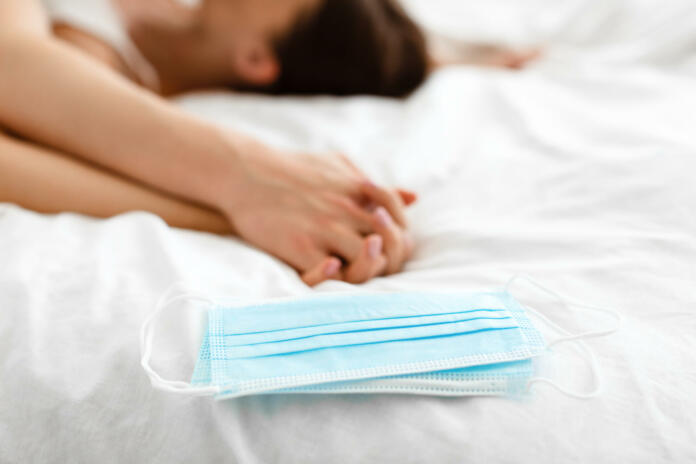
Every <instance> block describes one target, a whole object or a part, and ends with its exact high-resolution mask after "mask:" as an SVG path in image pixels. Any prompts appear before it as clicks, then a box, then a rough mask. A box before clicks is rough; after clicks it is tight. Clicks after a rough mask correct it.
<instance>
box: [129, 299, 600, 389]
mask: <svg viewBox="0 0 696 464" xmlns="http://www.w3.org/2000/svg"><path fill="white" fill-rule="evenodd" d="M187 298H189V296H188V295H181V296H179V297H176V298H174V299H172V300H170V301H169V302H166V301H165V302H162V303H161V305H160V306H159V308H158V310H157V311H156V312H155V314H153V316H152V317H151V318H150V319H148V321H146V323H145V324H144V326H143V332H142V340H141V342H142V347H143V360H142V361H143V362H142V364H143V367H144V368H145V370H146V371H147V372H148V374H149V375H150V377H151V380H152V382H153V385H154V386H155V387H158V388H161V389H164V390H168V391H175V392H182V393H188V394H196V395H206V394H207V395H215V396H216V398H218V399H224V398H233V397H239V396H245V395H252V394H267V393H416V394H433V395H505V394H516V393H520V392H522V391H523V390H524V389H525V388H526V387H527V386H528V384H529V382H530V380H533V379H532V377H533V375H534V369H533V361H532V360H533V358H535V357H538V356H540V355H541V354H543V353H544V352H545V350H546V347H547V345H546V343H545V342H544V340H543V338H542V336H541V333H540V332H539V331H538V330H537V329H536V328H535V327H534V325H533V324H532V322H531V321H530V320H529V318H528V317H527V314H526V312H525V309H524V308H523V307H522V306H521V305H520V304H519V303H518V302H517V301H516V300H515V299H514V298H513V297H512V295H511V294H510V293H509V292H507V291H503V292H479V293H455V292H408V293H376V294H363V293H360V294H319V295H316V296H310V297H302V298H291V299H280V300H275V301H269V302H264V303H259V304H242V303H237V304H233V305H231V304H227V305H214V306H213V307H212V308H211V309H210V310H209V311H208V323H207V330H206V333H205V335H204V337H203V342H202V346H201V349H200V352H199V358H198V362H197V364H196V367H195V370H194V374H193V377H192V380H191V385H189V384H186V383H185V382H171V381H165V380H163V379H161V378H160V377H159V375H157V374H156V373H155V372H154V371H153V370H152V369H151V368H150V366H149V358H150V355H151V351H152V346H151V345H152V333H151V324H152V322H153V321H154V318H155V317H156V316H157V314H158V313H159V311H161V309H162V308H164V307H165V306H167V305H168V304H169V303H172V302H174V301H175V300H177V299H187ZM209 303H211V304H212V302H209ZM597 334H599V333H589V334H581V335H582V336H592V335H597ZM565 335H566V337H565V338H566V339H567V338H576V337H573V336H571V335H570V334H567V333H566V334H565ZM541 380H544V379H541Z"/></svg>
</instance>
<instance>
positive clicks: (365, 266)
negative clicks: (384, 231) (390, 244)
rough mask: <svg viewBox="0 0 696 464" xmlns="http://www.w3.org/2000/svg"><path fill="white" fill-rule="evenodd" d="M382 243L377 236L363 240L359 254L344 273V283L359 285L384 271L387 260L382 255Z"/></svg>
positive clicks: (380, 238)
mask: <svg viewBox="0 0 696 464" xmlns="http://www.w3.org/2000/svg"><path fill="white" fill-rule="evenodd" d="M383 241H384V240H383V239H382V237H381V236H380V235H377V234H373V235H370V236H369V237H367V238H366V239H365V240H363V246H362V250H360V254H359V255H358V257H357V258H356V259H355V260H354V261H353V262H352V263H351V264H350V265H349V266H348V268H347V269H346V270H345V272H344V276H345V277H344V280H345V281H346V282H350V283H352V284H361V283H363V282H366V281H368V280H370V279H372V278H373V277H376V276H378V275H382V274H383V273H384V272H385V271H386V268H387V259H386V258H385V257H384V256H383V255H382V244H383Z"/></svg>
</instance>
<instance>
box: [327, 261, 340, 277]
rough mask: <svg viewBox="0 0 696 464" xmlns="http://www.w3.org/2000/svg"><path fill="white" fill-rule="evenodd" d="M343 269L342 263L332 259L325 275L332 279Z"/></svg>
mask: <svg viewBox="0 0 696 464" xmlns="http://www.w3.org/2000/svg"><path fill="white" fill-rule="evenodd" d="M340 268H341V262H340V261H339V260H337V259H332V260H331V261H329V262H328V263H327V264H326V266H324V275H325V276H326V277H331V276H332V275H334V274H335V273H337V272H338V270H339V269H340Z"/></svg>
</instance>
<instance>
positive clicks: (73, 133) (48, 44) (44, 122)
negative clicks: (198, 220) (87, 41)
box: [0, 34, 235, 206]
mask: <svg viewBox="0 0 696 464" xmlns="http://www.w3.org/2000/svg"><path fill="white" fill-rule="evenodd" d="M0 69H1V70H2V72H0V102H2V104H1V105H0V125H4V126H6V127H8V128H10V129H11V130H13V131H14V132H17V133H18V134H21V135H22V136H24V137H26V138H28V139H30V140H34V141H37V142H40V143H42V144H45V145H48V146H52V147H55V148H57V149H59V150H60V151H63V152H68V153H72V154H74V155H77V156H79V157H81V158H83V159H86V160H88V161H91V162H94V163H97V164H99V165H101V166H104V167H106V168H109V169H112V170H114V171H117V172H119V173H121V174H123V175H125V176H128V177H131V178H133V179H136V180H139V181H141V182H143V183H146V184H148V185H150V186H152V187H155V188H158V189H162V190H165V191H167V192H170V193H172V194H175V195H178V196H182V197H186V198H188V199H191V200H194V201H197V202H200V203H204V204H206V205H210V206H217V204H216V199H217V197H218V196H219V195H221V192H220V185H221V183H223V181H222V179H221V177H222V176H224V175H226V174H227V173H228V172H230V170H231V166H232V165H233V164H234V160H233V158H234V156H235V152H234V151H233V150H232V149H231V147H230V144H229V141H228V139H227V136H224V135H223V134H222V133H221V132H220V131H219V130H217V129H215V128H214V127H212V126H210V125H208V124H206V123H203V122H202V121H199V120H198V119H196V118H194V117H192V116H189V115H187V114H185V113H184V112H182V111H180V110H178V109H177V108H176V107H174V106H173V105H171V104H169V103H168V102H166V101H165V100H163V99H161V98H159V97H157V96H155V95H151V94H149V93H148V92H147V91H145V90H143V89H140V88H138V87H137V86H135V85H133V84H131V83H130V82H128V81H127V80H125V79H122V78H121V77H120V76H118V75H116V74H114V73H112V72H111V71H109V70H108V69H106V68H103V67H101V66H99V65H98V64H96V63H94V62H92V61H91V60H90V59H89V58H87V57H84V56H82V54H80V53H79V52H77V51H75V50H73V49H71V48H70V47H69V46H67V45H65V44H62V43H59V42H58V41H56V40H53V39H52V38H50V37H44V36H35V35H30V34H16V35H14V36H12V37H9V38H8V37H4V38H2V40H0ZM230 181H233V180H232V179H230Z"/></svg>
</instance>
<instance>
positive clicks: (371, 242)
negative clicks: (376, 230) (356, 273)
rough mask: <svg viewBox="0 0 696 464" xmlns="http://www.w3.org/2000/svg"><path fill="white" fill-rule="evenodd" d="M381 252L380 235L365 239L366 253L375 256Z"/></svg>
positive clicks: (371, 256)
mask: <svg viewBox="0 0 696 464" xmlns="http://www.w3.org/2000/svg"><path fill="white" fill-rule="evenodd" d="M380 253H382V237H380V236H379V235H376V236H374V237H370V238H368V239H367V255H368V256H369V257H370V258H376V257H378V256H379V255H380Z"/></svg>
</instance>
